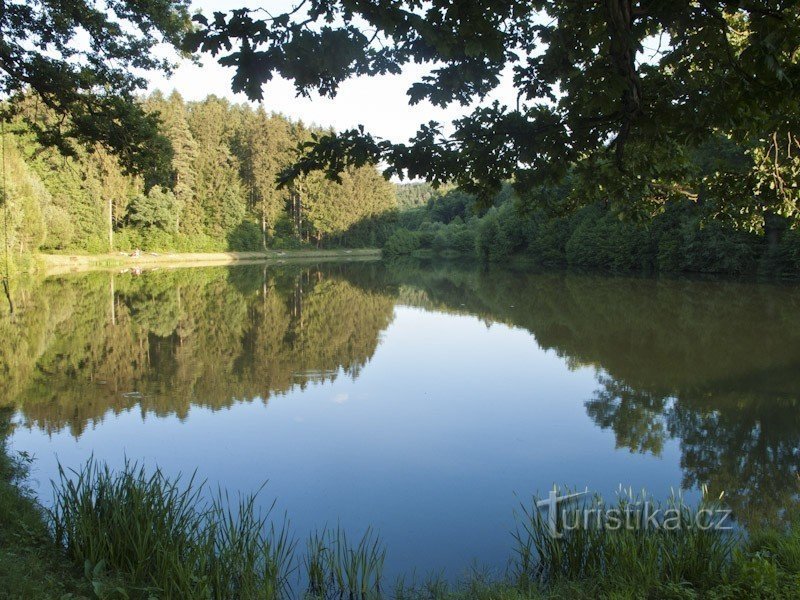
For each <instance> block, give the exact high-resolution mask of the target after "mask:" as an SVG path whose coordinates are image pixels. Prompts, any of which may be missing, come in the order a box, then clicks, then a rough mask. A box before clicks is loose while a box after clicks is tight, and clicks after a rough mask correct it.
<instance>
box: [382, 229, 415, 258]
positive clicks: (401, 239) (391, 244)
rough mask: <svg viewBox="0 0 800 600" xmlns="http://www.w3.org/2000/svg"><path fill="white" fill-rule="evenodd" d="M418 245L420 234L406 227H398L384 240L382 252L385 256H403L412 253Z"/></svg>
mask: <svg viewBox="0 0 800 600" xmlns="http://www.w3.org/2000/svg"><path fill="white" fill-rule="evenodd" d="M420 246H421V242H420V236H419V235H418V234H417V233H415V232H413V231H409V230H408V229H398V230H397V231H395V232H394V233H393V234H392V235H391V236H390V237H389V239H388V240H386V244H385V245H384V246H383V252H384V254H385V255H386V256H387V257H393V256H403V255H406V254H412V253H413V252H414V251H415V250H418V249H419V248H420Z"/></svg>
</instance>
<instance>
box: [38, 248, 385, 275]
mask: <svg viewBox="0 0 800 600" xmlns="http://www.w3.org/2000/svg"><path fill="white" fill-rule="evenodd" d="M380 257H381V251H380V250H378V249H374V248H357V249H333V250H269V251H266V252H206V253H203V252H185V253H180V252H167V253H156V252H142V253H139V254H137V255H134V254H133V253H125V252H119V253H109V254H41V255H39V256H38V259H39V263H40V264H42V265H43V267H44V269H45V271H46V272H48V273H61V272H67V271H91V270H102V269H116V268H136V267H141V268H149V267H202V266H214V265H228V264H254V263H261V262H273V263H276V262H281V261H293V262H294V261H319V260H375V259H378V258H380Z"/></svg>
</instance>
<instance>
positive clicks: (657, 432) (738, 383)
mask: <svg viewBox="0 0 800 600" xmlns="http://www.w3.org/2000/svg"><path fill="white" fill-rule="evenodd" d="M396 279H397V281H399V282H401V283H403V284H404V287H403V288H401V289H402V290H408V291H405V292H404V297H405V298H406V301H408V302H410V303H418V304H421V305H426V306H428V307H430V308H434V309H439V310H454V311H458V312H471V313H473V314H477V315H479V316H481V317H482V318H484V319H485V320H487V321H500V322H504V323H508V324H510V325H514V326H520V327H524V328H526V329H528V330H529V331H530V332H531V333H532V334H533V335H534V336H535V337H536V341H537V343H538V344H539V345H540V346H542V347H543V348H545V349H552V350H554V351H555V352H556V353H557V354H558V355H559V356H561V357H562V358H564V359H565V360H566V361H567V362H568V364H569V365H570V366H571V367H578V366H582V365H588V366H593V367H594V368H595V369H597V372H598V383H599V387H598V390H597V391H596V392H595V394H594V396H593V398H591V399H590V400H588V401H587V402H586V410H587V414H588V415H589V417H590V418H591V419H592V420H593V421H594V422H595V423H596V424H597V425H598V426H599V427H602V428H604V429H609V430H611V431H613V432H614V435H615V439H616V444H617V447H620V448H628V449H630V450H631V451H632V452H647V453H652V454H655V455H659V454H660V453H661V452H662V450H663V448H664V445H665V443H666V442H667V441H668V440H670V439H676V440H678V442H679V445H680V449H681V455H682V458H681V467H682V469H683V472H684V481H683V483H684V485H685V486H686V487H693V486H699V485H702V484H705V485H708V487H709V491H710V492H711V493H713V494H719V493H720V492H722V491H724V492H725V493H726V494H727V495H728V500H729V502H730V503H731V505H732V507H733V508H734V509H735V510H736V512H737V514H738V516H739V518H740V519H742V520H743V521H746V522H748V523H755V522H758V521H762V520H773V519H775V518H777V517H778V516H779V515H780V513H781V512H782V511H787V510H789V511H797V510H800V503H798V492H800V487H798V473H800V289H798V287H797V286H776V285H758V284H749V283H737V282H721V281H680V280H675V281H671V280H664V279H661V280H654V279H633V278H616V277H598V276H579V275H570V274H555V275H554V274H539V275H533V274H525V273H508V272H500V271H493V270H490V271H475V270H464V269H462V270H456V271H452V270H448V269H415V268H413V267H411V266H408V265H407V266H405V267H404V268H400V269H398V271H397V274H396ZM420 291H422V292H423V297H422V298H420V296H419V293H420Z"/></svg>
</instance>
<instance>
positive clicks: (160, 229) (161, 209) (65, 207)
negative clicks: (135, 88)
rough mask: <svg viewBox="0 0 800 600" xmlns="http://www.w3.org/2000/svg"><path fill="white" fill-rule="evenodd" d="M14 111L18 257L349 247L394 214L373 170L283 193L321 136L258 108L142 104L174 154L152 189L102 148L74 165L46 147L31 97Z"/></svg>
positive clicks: (13, 239) (218, 103)
mask: <svg viewBox="0 0 800 600" xmlns="http://www.w3.org/2000/svg"><path fill="white" fill-rule="evenodd" d="M17 102H18V103H20V104H21V105H22V106H18V107H16V108H17V109H18V110H19V112H20V117H19V118H18V119H17V121H15V122H14V123H12V124H10V125H8V126H7V127H6V134H5V135H4V138H5V140H4V151H5V165H6V184H5V185H6V196H7V198H8V203H7V205H6V206H5V207H4V209H7V213H6V214H7V217H8V224H7V225H8V226H7V228H4V229H3V233H2V234H0V235H3V236H4V237H5V232H6V231H7V232H8V235H7V239H4V240H2V241H3V242H4V244H5V242H7V243H8V245H9V247H10V249H11V252H12V253H13V254H15V255H17V256H25V255H26V254H30V253H32V252H36V251H40V250H41V251H47V252H53V251H56V252H57V251H84V252H95V253H96V252H109V251H118V250H123V251H129V250H132V249H135V248H141V249H142V250H151V251H163V250H177V251H218V250H260V249H262V248H265V247H267V246H270V247H292V246H297V245H300V244H312V245H317V246H319V245H320V244H322V243H323V242H327V243H348V241H349V240H347V238H346V232H347V230H348V229H350V228H351V227H352V226H353V225H354V224H355V223H357V222H360V221H363V220H366V219H369V218H372V217H375V216H376V215H379V214H383V213H385V212H387V211H390V210H392V209H393V208H394V207H395V197H394V192H393V188H392V185H391V184H390V183H389V182H387V181H386V180H385V179H384V178H383V177H382V176H381V175H380V174H379V173H378V172H377V171H376V169H375V168H373V167H369V166H365V167H361V168H352V169H348V170H347V171H346V172H344V173H343V174H342V177H341V182H340V183H337V182H333V181H329V180H328V179H326V178H324V177H323V176H322V174H320V173H314V174H311V175H309V176H308V177H304V178H302V179H301V180H297V181H295V182H294V183H293V184H292V185H291V186H287V187H286V188H285V189H277V185H276V179H277V177H278V174H279V173H280V172H281V171H282V170H283V169H285V168H286V167H287V166H288V165H289V164H291V162H292V161H293V160H295V159H296V157H297V148H298V144H300V143H301V142H303V141H305V140H307V139H308V138H309V137H310V136H311V134H312V133H313V132H314V131H315V128H313V127H307V126H306V125H304V124H303V123H294V122H291V121H289V120H288V119H286V118H284V117H282V116H280V115H275V114H268V113H267V112H266V111H265V110H263V109H262V108H257V109H252V108H250V107H248V106H244V105H233V104H230V103H228V102H227V101H225V100H222V99H219V98H216V97H208V98H206V99H205V100H203V101H200V102H185V101H184V100H183V99H182V98H181V96H180V95H178V94H177V93H173V94H171V95H170V96H169V97H164V96H163V95H161V94H158V93H156V94H154V95H151V96H150V97H148V98H146V99H144V100H143V101H142V103H143V106H144V107H145V109H146V110H147V111H148V112H150V113H153V114H158V115H159V117H160V119H161V132H162V134H163V135H164V136H166V138H167V139H168V140H169V142H170V143H171V146H172V149H173V152H172V160H171V164H170V165H169V168H168V169H166V171H167V172H168V180H167V181H165V182H159V183H158V184H156V185H152V182H149V181H145V179H144V178H143V177H139V176H133V175H129V174H127V173H126V171H125V170H124V169H123V168H122V166H121V165H120V163H119V161H118V160H117V159H116V158H115V157H114V156H112V155H111V154H109V153H108V152H107V151H106V150H104V149H103V148H102V147H100V146H99V145H98V146H92V147H89V148H88V149H85V148H77V149H76V151H75V152H74V153H73V154H74V155H72V156H70V155H69V154H66V153H62V152H61V151H59V150H58V149H55V148H50V147H44V146H42V145H40V143H39V142H38V140H37V138H36V137H35V136H34V135H33V133H32V131H31V129H32V128H31V125H30V123H36V122H39V121H41V122H47V121H49V120H52V119H55V118H56V117H55V116H54V115H53V114H51V113H50V112H49V111H48V110H47V109H45V108H44V107H42V106H41V105H40V103H39V102H38V101H37V99H36V98H34V97H27V98H24V99H22V100H17ZM25 119H26V120H27V121H25ZM369 241H370V240H369V239H358V240H353V243H355V244H360V245H366V243H368V242H369Z"/></svg>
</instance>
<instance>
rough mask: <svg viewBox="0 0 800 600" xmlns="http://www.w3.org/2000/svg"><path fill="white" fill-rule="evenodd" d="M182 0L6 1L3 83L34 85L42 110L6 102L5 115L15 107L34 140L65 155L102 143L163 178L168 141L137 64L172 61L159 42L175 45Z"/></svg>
mask: <svg viewBox="0 0 800 600" xmlns="http://www.w3.org/2000/svg"><path fill="white" fill-rule="evenodd" d="M188 5H189V3H188V2H187V1H185V0H155V1H151V2H145V3H143V2H133V1H129V0H126V1H121V2H113V3H109V4H108V5H105V6H96V5H95V3H92V2H83V1H81V0H67V1H64V2H57V3H53V2H46V1H43V0H26V1H24V2H19V1H16V0H10V1H7V2H4V4H3V12H2V27H3V45H2V49H1V50H0V91H2V95H3V97H5V98H7V97H10V96H15V95H25V94H29V93H30V92H33V93H35V94H36V95H37V96H38V98H39V99H40V100H41V103H42V104H43V107H46V109H47V111H42V110H33V111H26V110H24V108H25V107H24V105H23V104H11V105H8V104H5V105H4V106H3V111H2V112H3V113H4V114H3V118H7V117H8V116H9V115H10V114H20V113H21V114H22V115H23V116H24V118H25V120H26V122H27V123H28V125H29V127H30V128H31V130H32V131H33V132H34V133H35V134H36V137H37V139H38V140H39V142H40V143H42V144H43V145H44V146H55V147H57V148H59V149H60V150H61V151H62V152H63V153H65V154H69V155H76V154H77V153H78V152H79V151H81V150H82V149H84V148H87V147H88V148H93V147H94V146H95V145H96V144H101V145H103V146H105V147H106V148H108V149H110V150H112V151H113V153H114V154H115V155H116V156H117V157H118V158H119V159H120V161H121V164H122V165H123V166H124V167H125V168H126V169H127V170H130V171H137V172H143V173H146V174H147V175H148V177H151V178H155V179H159V178H162V177H163V176H164V175H165V174H164V172H163V166H164V164H165V162H168V160H169V156H170V148H169V144H168V143H167V141H166V139H165V138H164V137H163V136H162V135H161V134H160V132H159V130H158V119H157V118H156V117H155V116H154V115H152V114H147V113H146V112H145V111H144V110H143V109H142V106H141V105H140V104H139V103H138V102H137V101H136V98H135V93H136V92H137V91H138V90H142V89H144V88H145V87H146V80H145V79H144V78H143V77H141V75H140V74H141V73H142V72H146V71H167V72H169V71H170V70H171V61H170V60H167V59H164V58H162V56H163V53H161V52H158V51H156V48H157V47H158V46H159V45H161V44H164V43H166V44H170V45H172V46H175V47H177V46H179V45H180V42H181V37H182V35H183V34H184V33H185V32H186V31H188V29H189V26H190V23H189V13H188ZM76 141H77V142H78V145H76V144H75V143H74V142H76Z"/></svg>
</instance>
